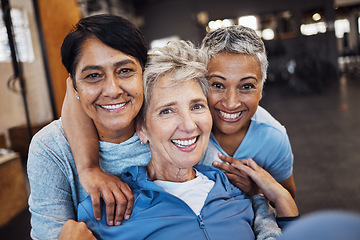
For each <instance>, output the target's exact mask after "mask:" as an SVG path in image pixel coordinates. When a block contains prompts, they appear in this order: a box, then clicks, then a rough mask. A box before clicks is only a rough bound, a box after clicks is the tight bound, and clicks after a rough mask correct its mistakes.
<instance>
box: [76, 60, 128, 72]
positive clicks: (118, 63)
mask: <svg viewBox="0 0 360 240" xmlns="http://www.w3.org/2000/svg"><path fill="white" fill-rule="evenodd" d="M126 64H134V65H135V62H134V61H133V60H131V59H125V60H122V61H119V62H116V63H114V64H113V66H114V67H119V66H123V65H126ZM102 69H104V68H103V67H102V66H100V65H88V66H85V67H84V68H83V69H82V70H81V72H85V71H88V70H102Z"/></svg>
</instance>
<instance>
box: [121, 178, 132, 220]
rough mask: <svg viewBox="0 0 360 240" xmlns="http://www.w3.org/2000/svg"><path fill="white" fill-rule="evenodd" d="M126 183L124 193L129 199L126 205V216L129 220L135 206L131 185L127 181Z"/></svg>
mask: <svg viewBox="0 0 360 240" xmlns="http://www.w3.org/2000/svg"><path fill="white" fill-rule="evenodd" d="M124 185H125V189H124V191H123V193H124V195H125V197H126V199H127V206H126V210H125V215H124V218H125V219H126V220H128V219H129V218H130V215H131V212H132V209H133V206H134V195H133V194H132V192H131V189H130V187H129V186H128V185H127V184H126V183H124Z"/></svg>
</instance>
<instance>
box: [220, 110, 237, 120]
mask: <svg viewBox="0 0 360 240" xmlns="http://www.w3.org/2000/svg"><path fill="white" fill-rule="evenodd" d="M219 112H220V114H221V116H223V117H224V118H227V119H235V118H238V117H239V116H240V115H241V113H242V112H238V113H232V114H230V113H225V112H223V111H219Z"/></svg>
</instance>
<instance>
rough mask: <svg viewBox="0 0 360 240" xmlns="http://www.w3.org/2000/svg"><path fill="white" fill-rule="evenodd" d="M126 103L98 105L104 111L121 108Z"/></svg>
mask: <svg viewBox="0 0 360 240" xmlns="http://www.w3.org/2000/svg"><path fill="white" fill-rule="evenodd" d="M125 104H126V103H119V104H113V105H100V106H101V107H102V108H105V109H116V108H121V107H123V106H125Z"/></svg>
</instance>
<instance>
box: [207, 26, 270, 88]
mask: <svg viewBox="0 0 360 240" xmlns="http://www.w3.org/2000/svg"><path fill="white" fill-rule="evenodd" d="M201 48H202V49H203V50H204V51H205V52H207V54H208V56H209V58H210V59H211V58H213V57H215V56H216V55H217V54H218V53H221V52H229V53H236V54H247V55H252V56H254V57H256V59H257V60H258V61H259V64H260V67H261V73H262V74H261V75H262V79H261V80H262V83H263V84H264V82H265V80H266V77H267V68H268V65H269V63H268V60H267V56H266V50H265V45H264V42H263V41H262V40H261V38H260V37H259V36H258V35H257V34H256V32H255V30H253V29H251V28H248V27H244V26H241V25H234V26H230V27H224V28H219V29H216V30H214V31H211V32H209V33H208V34H207V35H206V36H205V38H204V39H203V41H202V44H201Z"/></svg>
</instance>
